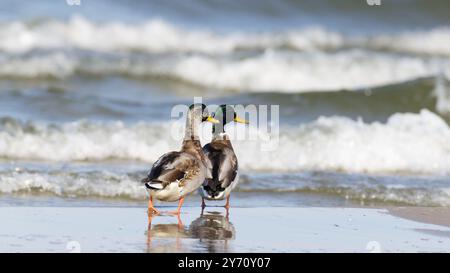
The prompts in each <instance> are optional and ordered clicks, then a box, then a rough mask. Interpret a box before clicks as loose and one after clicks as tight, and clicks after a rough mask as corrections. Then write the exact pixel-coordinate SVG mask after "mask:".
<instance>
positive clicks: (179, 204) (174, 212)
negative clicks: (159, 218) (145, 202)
mask: <svg viewBox="0 0 450 273" xmlns="http://www.w3.org/2000/svg"><path fill="white" fill-rule="evenodd" d="M183 202H184V196H183V197H181V198H180V200H179V201H178V208H177V210H176V211H170V212H169V214H174V215H180V211H181V206H182V205H183Z"/></svg>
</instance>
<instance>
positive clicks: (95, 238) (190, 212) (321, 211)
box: [0, 207, 450, 252]
mask: <svg viewBox="0 0 450 273" xmlns="http://www.w3.org/2000/svg"><path fill="white" fill-rule="evenodd" d="M165 209H167V210H170V209H172V208H168V207H166V208H162V210H163V211H164V210H165ZM414 210H415V209H414V208H409V209H408V210H407V211H408V213H412V214H414V213H413V211H414ZM423 210H424V209H422V208H418V209H417V213H419V212H423ZM392 211H394V210H393V209H389V210H388V209H369V208H315V207H303V208H284V207H268V208H263V207H261V208H239V207H234V208H231V209H230V214H229V217H227V216H226V214H225V211H224V209H223V208H215V207H211V208H207V209H206V210H205V212H204V214H203V215H202V214H201V209H200V208H198V207H185V208H183V213H182V215H181V217H180V219H177V217H173V216H168V215H162V216H156V217H153V218H152V221H151V225H150V229H149V228H148V227H149V225H148V223H147V215H146V209H145V208H142V207H140V208H134V207H131V208H102V207H71V208H69V207H2V208H0V217H1V218H2V228H1V229H0V251H2V252H450V236H448V234H450V227H448V226H444V225H438V224H439V223H435V224H430V223H425V222H418V220H421V218H420V217H418V218H414V221H412V220H409V219H405V218H402V217H397V216H396V213H398V212H392ZM398 211H400V212H401V213H404V212H405V210H402V209H398ZM391 212H392V213H391ZM429 213H431V212H429ZM419 214H420V213H419ZM408 215H409V214H408ZM420 215H422V214H420ZM441 216H442V215H441ZM444 216H445V210H444ZM409 218H412V217H409ZM431 219H433V218H431ZM179 220H180V221H179ZM427 221H428V218H427Z"/></svg>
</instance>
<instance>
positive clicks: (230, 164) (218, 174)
mask: <svg viewBox="0 0 450 273" xmlns="http://www.w3.org/2000/svg"><path fill="white" fill-rule="evenodd" d="M214 118H215V119H216V120H218V121H219V123H217V124H213V128H212V135H213V137H212V140H211V142H210V143H208V144H206V145H205V146H204V147H203V152H204V153H205V156H206V159H207V160H209V162H210V163H209V164H208V165H209V166H210V171H211V175H212V178H206V179H205V181H204V183H203V185H202V186H201V187H200V188H199V193H200V195H201V196H202V208H205V206H206V205H205V199H206V200H223V199H225V198H226V199H227V203H226V205H225V208H227V209H228V208H229V206H230V193H231V191H232V190H233V189H234V188H235V187H236V185H237V184H238V182H239V174H238V160H237V157H236V154H235V153H234V150H233V146H232V145H231V141H230V138H229V136H228V135H227V134H226V133H225V125H226V124H227V123H230V122H232V121H234V122H239V123H245V124H248V122H247V121H246V120H243V119H241V118H239V117H238V116H237V115H236V112H235V111H234V108H233V107H231V106H229V105H220V106H219V107H218V108H217V110H216V112H215V113H214Z"/></svg>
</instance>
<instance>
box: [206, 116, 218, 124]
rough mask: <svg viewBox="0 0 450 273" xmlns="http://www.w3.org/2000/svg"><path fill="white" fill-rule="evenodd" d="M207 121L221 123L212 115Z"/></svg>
mask: <svg viewBox="0 0 450 273" xmlns="http://www.w3.org/2000/svg"><path fill="white" fill-rule="evenodd" d="M206 121H209V122H212V123H219V121H218V120H217V119H215V118H213V117H211V116H209V117H208V118H207V119H206Z"/></svg>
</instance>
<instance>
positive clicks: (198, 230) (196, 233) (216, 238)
mask: <svg viewBox="0 0 450 273" xmlns="http://www.w3.org/2000/svg"><path fill="white" fill-rule="evenodd" d="M189 233H190V235H191V236H192V237H193V238H198V239H200V240H199V243H200V244H201V245H202V246H203V247H205V248H206V250H207V251H208V252H228V240H234V238H235V237H236V230H235V228H234V226H233V224H232V223H231V222H230V221H229V219H228V213H227V216H226V217H225V216H223V215H222V214H220V213H218V212H210V213H209V214H203V213H202V215H201V216H200V217H199V218H197V219H195V220H194V221H193V222H192V223H191V225H190V226H189ZM222 246H223V248H222V249H220V248H221V247H222Z"/></svg>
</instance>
